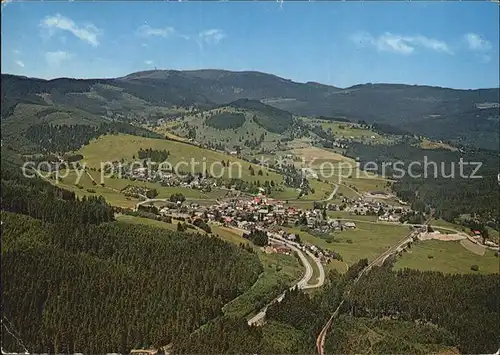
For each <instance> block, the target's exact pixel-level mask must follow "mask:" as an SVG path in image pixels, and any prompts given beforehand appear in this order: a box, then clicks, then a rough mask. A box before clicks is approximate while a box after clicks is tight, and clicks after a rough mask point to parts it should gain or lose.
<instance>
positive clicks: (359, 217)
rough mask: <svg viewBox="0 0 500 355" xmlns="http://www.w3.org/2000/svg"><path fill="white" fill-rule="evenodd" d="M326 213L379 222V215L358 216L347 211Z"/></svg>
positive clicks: (342, 217)
mask: <svg viewBox="0 0 500 355" xmlns="http://www.w3.org/2000/svg"><path fill="white" fill-rule="evenodd" d="M326 214H327V216H328V217H330V218H341V219H350V220H356V221H371V222H377V216H357V215H355V214H351V213H350V212H345V211H328V212H327V213H326Z"/></svg>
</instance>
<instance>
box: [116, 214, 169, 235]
mask: <svg viewBox="0 0 500 355" xmlns="http://www.w3.org/2000/svg"><path fill="white" fill-rule="evenodd" d="M116 220H117V221H120V222H125V223H130V224H145V225H147V226H152V227H160V228H164V229H168V230H173V231H176V230H177V221H175V220H174V221H173V222H174V223H167V222H163V221H156V220H154V219H149V218H142V217H135V216H129V215H126V214H120V215H117V216H116Z"/></svg>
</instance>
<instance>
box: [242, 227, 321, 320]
mask: <svg viewBox="0 0 500 355" xmlns="http://www.w3.org/2000/svg"><path fill="white" fill-rule="evenodd" d="M238 230H242V229H239V228H238ZM245 232H246V233H248V231H245ZM269 240H270V241H272V242H274V243H278V244H283V245H286V246H288V247H289V248H290V249H292V250H293V251H295V252H296V253H297V255H298V256H299V259H300V261H301V263H302V265H304V267H305V269H306V270H305V273H304V276H302V278H301V279H300V280H299V281H298V282H297V283H296V284H295V285H293V286H292V287H290V288H289V290H292V289H294V288H299V289H302V290H306V289H312V288H317V287H321V286H323V284H324V283H325V269H324V268H323V265H322V264H321V261H320V260H319V259H318V258H317V257H315V256H314V254H312V253H311V252H310V251H309V250H304V249H303V247H302V246H301V245H300V244H298V243H295V242H292V241H289V240H286V239H283V238H281V237H280V236H279V235H277V234H272V236H270V237H269ZM304 253H306V254H307V255H308V256H309V257H310V258H311V259H312V260H313V261H314V262H315V263H316V265H317V266H318V270H319V277H318V280H317V281H316V283H314V284H311V283H310V282H311V279H312V277H313V274H314V271H313V266H312V265H311V263H310V262H309V260H308V259H307V258H306V256H305V255H304ZM285 294H286V291H285V292H283V293H282V294H280V295H279V296H278V297H276V298H275V299H273V300H272V301H271V302H269V303H268V304H267V305H266V306H265V307H264V308H263V309H261V310H260V311H259V312H258V313H257V314H256V315H254V316H253V317H252V318H250V319H249V320H248V325H258V324H260V323H261V322H262V321H263V320H264V318H265V316H266V312H267V308H268V307H269V306H270V305H271V304H273V303H275V302H281V301H282V300H283V299H284V298H285Z"/></svg>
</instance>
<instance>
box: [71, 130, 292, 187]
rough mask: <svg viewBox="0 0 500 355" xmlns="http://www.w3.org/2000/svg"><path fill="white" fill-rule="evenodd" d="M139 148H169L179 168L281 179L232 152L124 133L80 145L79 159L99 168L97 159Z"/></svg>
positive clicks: (130, 158)
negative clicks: (222, 162) (82, 157)
mask: <svg viewBox="0 0 500 355" xmlns="http://www.w3.org/2000/svg"><path fill="white" fill-rule="evenodd" d="M141 148H142V149H147V148H152V149H157V150H167V151H169V153H170V155H169V158H168V162H169V163H170V164H172V165H173V166H175V165H177V164H179V163H180V162H183V163H187V164H188V165H186V164H183V163H181V165H179V170H181V171H186V172H187V171H194V172H202V171H203V172H204V171H205V169H204V168H206V169H207V170H208V171H209V172H210V173H212V174H213V175H219V174H221V176H223V177H225V178H230V177H233V178H238V177H240V178H242V179H244V180H246V181H257V180H260V182H261V183H264V181H266V180H274V182H275V183H281V182H282V181H283V178H282V177H281V175H279V174H277V173H274V172H272V171H268V170H267V169H265V168H262V167H260V166H258V165H255V164H250V163H248V162H246V161H243V160H241V159H238V158H236V157H234V156H230V155H226V154H223V153H219V152H216V151H212V150H209V149H203V148H199V147H195V146H192V145H189V144H185V143H181V142H175V141H169V140H164V139H152V138H144V137H137V136H131V135H125V134H120V135H106V136H102V137H99V138H98V139H96V140H93V141H92V142H91V143H90V144H88V145H86V146H85V147H83V148H82V149H81V150H80V151H79V153H80V154H82V155H83V156H84V159H83V161H84V162H85V163H87V165H88V166H89V167H94V168H96V169H97V168H100V164H101V162H112V161H120V160H121V159H125V160H126V161H129V162H131V161H134V160H135V159H134V157H136V158H137V153H138V151H139V149H141ZM221 161H225V162H227V161H229V162H230V167H228V168H222V166H221V164H220V162H221ZM193 162H194V163H193ZM250 165H252V166H253V168H254V170H255V175H251V174H250V171H249V167H250ZM211 167H212V169H211ZM261 169H262V171H263V175H262V176H259V175H258V174H257V172H258V171H259V170H261ZM240 174H241V176H240Z"/></svg>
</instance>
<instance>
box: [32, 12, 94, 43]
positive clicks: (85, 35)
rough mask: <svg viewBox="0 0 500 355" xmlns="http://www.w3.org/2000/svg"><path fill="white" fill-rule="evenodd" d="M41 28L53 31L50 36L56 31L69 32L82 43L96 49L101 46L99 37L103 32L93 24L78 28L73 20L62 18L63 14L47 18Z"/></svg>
mask: <svg viewBox="0 0 500 355" xmlns="http://www.w3.org/2000/svg"><path fill="white" fill-rule="evenodd" d="M40 26H42V27H43V28H46V29H48V30H50V31H52V32H51V33H50V35H52V34H53V31H55V30H61V31H68V32H70V33H72V34H73V35H74V36H75V37H78V38H79V39H81V40H82V41H85V42H87V43H89V44H91V45H92V46H94V47H97V46H98V45H99V40H98V37H99V35H100V34H101V30H99V29H98V28H97V27H96V26H94V25H93V24H91V23H88V24H86V25H84V26H83V27H81V26H78V25H77V24H76V23H75V22H74V21H73V20H71V19H69V18H67V17H64V16H62V15H61V14H56V15H54V16H47V17H45V18H44V19H43V21H42V22H41V23H40Z"/></svg>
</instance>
